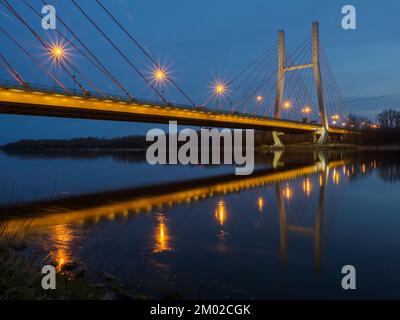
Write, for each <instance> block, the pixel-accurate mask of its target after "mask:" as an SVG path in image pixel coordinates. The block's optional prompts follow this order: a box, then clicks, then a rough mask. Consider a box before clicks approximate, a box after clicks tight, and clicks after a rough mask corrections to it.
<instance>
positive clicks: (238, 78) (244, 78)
mask: <svg viewBox="0 0 400 320" xmlns="http://www.w3.org/2000/svg"><path fill="white" fill-rule="evenodd" d="M274 50H276V46H275V45H272V46H270V47H269V48H267V49H266V50H265V51H264V52H263V53H262V54H261V55H259V56H258V57H256V58H255V59H254V60H252V61H251V62H250V63H249V64H248V65H246V66H245V67H244V68H243V69H241V70H240V72H238V73H237V74H236V75H235V76H234V77H233V78H232V79H231V80H229V81H228V82H227V83H226V84H225V86H226V87H227V88H230V89H229V92H233V95H234V94H235V93H237V92H239V90H240V89H241V88H242V87H243V86H244V85H245V84H246V83H247V82H248V81H249V80H250V78H251V77H252V76H253V75H254V74H255V72H256V71H257V70H259V69H260V67H262V66H263V65H264V64H265V63H266V62H267V61H268V60H270V58H269V56H270V55H271V53H272V52H273V51H274ZM272 56H273V53H272ZM215 97H216V95H215V93H212V94H210V95H209V96H208V97H207V99H206V101H205V102H204V103H203V105H204V106H206V105H207V104H208V103H209V102H210V101H211V100H212V99H213V98H215ZM234 109H235V106H234V105H232V106H231V107H230V110H229V111H230V112H234Z"/></svg>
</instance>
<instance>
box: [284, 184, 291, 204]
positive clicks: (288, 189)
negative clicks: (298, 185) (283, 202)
mask: <svg viewBox="0 0 400 320" xmlns="http://www.w3.org/2000/svg"><path fill="white" fill-rule="evenodd" d="M283 196H284V197H285V198H286V199H287V200H290V199H291V198H292V196H293V191H292V188H291V187H290V185H289V184H287V185H286V186H285V188H284V189H283Z"/></svg>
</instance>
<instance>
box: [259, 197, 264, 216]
mask: <svg viewBox="0 0 400 320" xmlns="http://www.w3.org/2000/svg"><path fill="white" fill-rule="evenodd" d="M257 203H258V211H260V213H261V212H263V211H264V199H263V198H262V197H259V198H258V201H257Z"/></svg>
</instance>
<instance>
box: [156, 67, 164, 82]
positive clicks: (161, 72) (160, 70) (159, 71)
mask: <svg viewBox="0 0 400 320" xmlns="http://www.w3.org/2000/svg"><path fill="white" fill-rule="evenodd" d="M166 79H167V71H166V70H165V69H163V68H161V67H157V68H156V69H154V70H153V80H154V81H155V82H156V83H157V84H163V83H164V82H165V81H166Z"/></svg>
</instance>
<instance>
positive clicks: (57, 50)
mask: <svg viewBox="0 0 400 320" xmlns="http://www.w3.org/2000/svg"><path fill="white" fill-rule="evenodd" d="M49 54H50V56H51V57H52V58H53V59H54V60H56V61H62V60H64V58H65V56H66V49H65V47H64V46H63V45H61V44H54V45H52V46H51V47H50V49H49Z"/></svg>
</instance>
